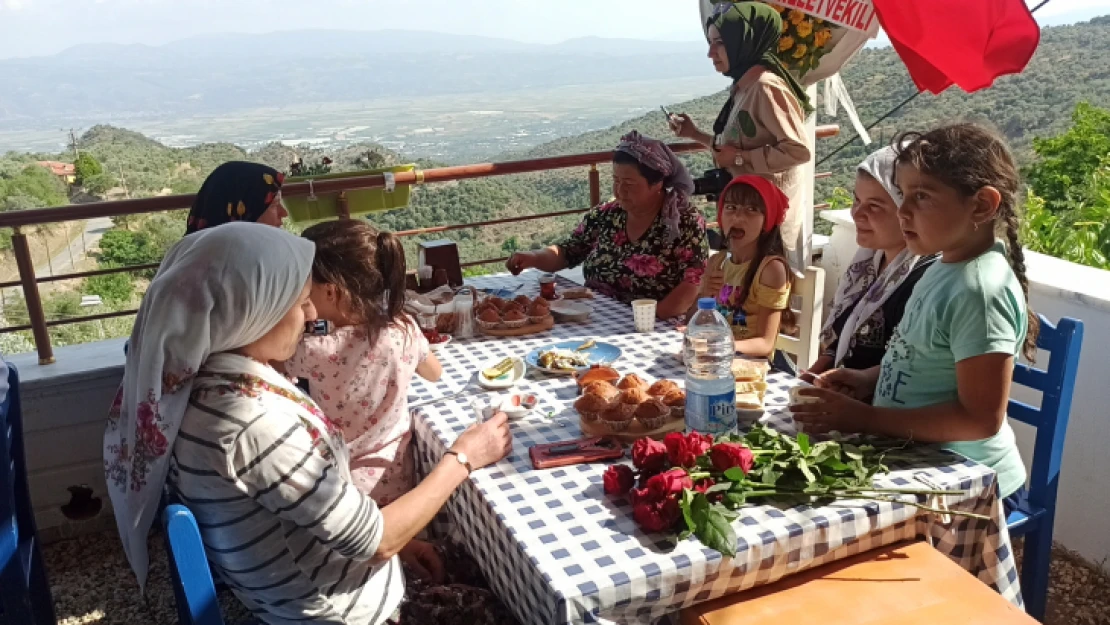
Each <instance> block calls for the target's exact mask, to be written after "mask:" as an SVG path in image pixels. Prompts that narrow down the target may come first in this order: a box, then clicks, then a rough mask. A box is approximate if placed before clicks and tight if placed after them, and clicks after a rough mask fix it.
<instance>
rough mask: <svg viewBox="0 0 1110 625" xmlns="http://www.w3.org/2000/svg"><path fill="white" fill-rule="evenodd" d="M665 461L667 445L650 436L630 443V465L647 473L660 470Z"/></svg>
mask: <svg viewBox="0 0 1110 625" xmlns="http://www.w3.org/2000/svg"><path fill="white" fill-rule="evenodd" d="M666 463H667V446H666V445H664V444H663V443H660V442H659V441H654V440H652V439H650V438H641V439H639V440H637V441H636V442H635V443H632V466H634V467H636V468H637V469H639V470H641V471H646V472H648V473H658V472H659V471H662V470H663V468H664V466H665V465H666Z"/></svg>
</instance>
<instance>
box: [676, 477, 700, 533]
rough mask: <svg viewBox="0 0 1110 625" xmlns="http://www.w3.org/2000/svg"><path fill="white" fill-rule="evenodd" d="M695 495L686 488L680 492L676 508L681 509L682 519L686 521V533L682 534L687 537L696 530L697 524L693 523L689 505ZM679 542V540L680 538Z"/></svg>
mask: <svg viewBox="0 0 1110 625" xmlns="http://www.w3.org/2000/svg"><path fill="white" fill-rule="evenodd" d="M695 494H696V493H695V492H694V491H692V490H690V489H689V488H687V489H686V490H683V491H682V499H679V501H678V507H679V508H681V509H682V518H683V520H685V521H686V531H685V532H683V534H686V535H687V536H688V535H689V534H690V532H692V531H694V530H695V529H696V528H697V523H695V522H694V516H693V511H692V510H691V507H692V506H691V504H692V503H693V500H694V495H695ZM679 540H681V538H680V539H679Z"/></svg>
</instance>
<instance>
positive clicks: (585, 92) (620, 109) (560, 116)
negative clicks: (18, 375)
mask: <svg viewBox="0 0 1110 625" xmlns="http://www.w3.org/2000/svg"><path fill="white" fill-rule="evenodd" d="M724 86H725V84H724V81H723V80H722V79H721V78H720V77H713V76H709V77H697V78H685V79H679V80H643V81H630V82H624V83H618V84H614V85H612V86H611V87H609V88H606V89H599V88H598V87H596V86H594V85H590V86H566V87H558V88H549V89H544V90H539V91H530V90H520V91H513V92H506V93H494V94H484V93H478V94H472V95H462V96H457V95H456V96H434V97H424V98H405V99H392V98H383V99H380V100H371V101H366V102H359V103H321V104H316V105H297V106H290V107H273V108H265V109H251V110H243V111H236V112H233V113H228V114H223V115H213V116H194V117H190V118H186V119H182V118H174V119H158V118H151V117H134V118H129V119H99V120H90V125H91V124H93V123H111V124H114V125H118V126H125V127H127V128H129V129H131V130H135V131H138V132H141V133H143V134H144V135H146V136H148V137H150V138H152V139H156V140H158V141H159V142H161V143H164V144H166V145H169V146H174V147H186V146H190V145H196V144H198V143H206V142H217V141H221V142H230V143H234V144H236V145H240V146H243V147H247V148H253V147H257V146H258V145H261V144H262V143H265V142H269V141H274V140H279V141H285V142H288V143H291V144H300V143H311V144H313V145H314V147H326V146H329V145H330V146H342V145H347V144H353V143H360V142H367V141H373V142H376V143H380V144H382V145H384V146H386V147H388V148H391V149H393V150H396V151H397V152H400V153H403V154H405V155H406V156H408V157H412V158H430V159H435V160H438V161H445V162H452V163H461V162H468V161H475V160H480V159H487V158H490V157H493V156H496V155H499V154H503V153H506V152H513V151H518V150H525V149H528V148H532V147H535V146H537V145H540V144H542V143H546V142H549V141H551V140H553V139H557V138H560V137H568V136H574V135H577V134H580V133H583V132H586V131H589V130H596V129H599V128H606V127H609V126H612V125H615V124H618V123H620V122H622V121H624V120H627V119H629V118H631V117H636V116H637V115H640V114H643V113H645V112H648V111H650V110H652V109H656V108H657V107H658V106H659V105H660V104H673V103H676V102H684V101H687V100H691V99H693V98H695V97H698V96H703V95H706V94H709V93H713V92H715V91H719V90H720V89H721V88H723V87H724ZM66 139H67V137H66V135H65V133H64V132H61V131H60V130H58V129H54V128H49V129H35V130H14V129H4V128H0V153H2V152H6V151H9V150H14V151H19V152H32V151H44V152H56V151H59V150H60V149H62V148H63V147H64V143H65V141H66Z"/></svg>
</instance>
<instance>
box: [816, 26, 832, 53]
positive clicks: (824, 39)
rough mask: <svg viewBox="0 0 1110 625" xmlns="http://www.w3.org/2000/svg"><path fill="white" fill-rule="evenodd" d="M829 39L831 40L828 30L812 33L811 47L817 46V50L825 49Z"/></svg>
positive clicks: (830, 33) (823, 29)
mask: <svg viewBox="0 0 1110 625" xmlns="http://www.w3.org/2000/svg"><path fill="white" fill-rule="evenodd" d="M829 39H832V31H831V30H829V29H828V28H822V29H821V30H819V31H817V32H816V33H814V35H813V45H815V46H817V47H818V48H823V47H825V44H826V43H828V42H829Z"/></svg>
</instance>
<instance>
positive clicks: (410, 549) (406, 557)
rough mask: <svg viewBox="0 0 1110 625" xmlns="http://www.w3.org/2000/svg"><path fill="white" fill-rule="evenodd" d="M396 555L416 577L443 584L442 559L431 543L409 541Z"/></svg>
mask: <svg viewBox="0 0 1110 625" xmlns="http://www.w3.org/2000/svg"><path fill="white" fill-rule="evenodd" d="M397 555H398V556H400V557H401V562H404V563H405V564H407V565H408V566H409V568H411V569H412V570H413V571H414V572H415V573H416V574H417V575H418V576H420V577H422V578H424V579H426V580H428V581H430V582H432V583H435V584H442V583H443V578H444V573H443V559H442V558H440V557H439V554H438V553H437V552H436V548H435V547H434V546H433V545H432V544H431V543H426V542H424V541H422V540H413V541H410V542H409V544H407V545H405V548H404V549H402V550H401V553H399V554H397Z"/></svg>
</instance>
